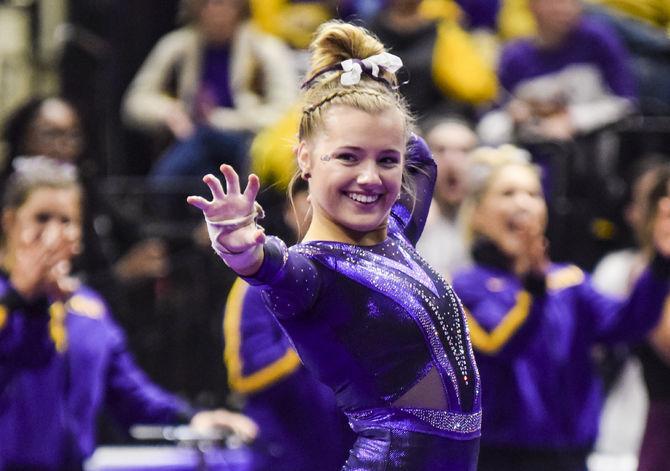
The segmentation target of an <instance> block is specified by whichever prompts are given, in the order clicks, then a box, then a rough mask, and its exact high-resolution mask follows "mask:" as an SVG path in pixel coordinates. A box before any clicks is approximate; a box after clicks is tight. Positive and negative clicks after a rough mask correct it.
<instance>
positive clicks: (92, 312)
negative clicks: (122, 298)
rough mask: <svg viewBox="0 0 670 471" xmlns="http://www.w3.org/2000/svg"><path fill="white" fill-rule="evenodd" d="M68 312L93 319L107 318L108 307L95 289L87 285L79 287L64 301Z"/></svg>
mask: <svg viewBox="0 0 670 471" xmlns="http://www.w3.org/2000/svg"><path fill="white" fill-rule="evenodd" d="M66 307H67V310H68V312H69V313H71V314H74V315H76V316H81V317H86V318H89V319H94V320H99V321H103V320H109V319H110V313H109V307H108V306H107V303H106V302H105V300H104V299H103V298H102V296H100V295H99V294H98V293H97V292H96V291H94V290H93V289H91V288H89V287H88V286H82V287H81V288H79V289H78V290H77V291H76V292H75V293H74V294H73V295H72V296H71V297H70V299H68V301H67V303H66Z"/></svg>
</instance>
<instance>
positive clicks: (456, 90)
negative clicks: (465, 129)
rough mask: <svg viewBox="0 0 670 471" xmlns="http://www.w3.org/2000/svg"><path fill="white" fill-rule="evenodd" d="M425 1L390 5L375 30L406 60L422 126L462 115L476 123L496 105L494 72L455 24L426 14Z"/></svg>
mask: <svg viewBox="0 0 670 471" xmlns="http://www.w3.org/2000/svg"><path fill="white" fill-rule="evenodd" d="M421 3H422V2H421V0H390V1H389V2H388V5H387V7H386V9H383V10H382V11H381V12H380V13H379V15H377V16H376V17H375V18H374V19H373V20H372V22H371V23H370V29H371V30H372V31H373V32H374V33H375V34H377V36H379V38H380V40H381V41H382V42H383V43H384V44H387V45H388V46H389V47H390V48H391V49H392V50H393V52H394V54H397V55H398V56H400V57H401V58H402V60H403V64H404V66H405V68H406V72H407V78H408V80H409V81H410V83H411V87H404V88H403V87H401V91H402V93H403V94H404V95H405V97H406V98H407V100H408V102H409V104H410V108H411V109H412V111H413V112H414V113H416V115H417V116H418V118H419V120H424V119H428V118H429V117H431V116H432V117H435V116H439V115H444V114H445V113H456V114H459V115H465V116H468V117H474V110H475V107H476V106H478V105H481V104H483V103H486V102H488V101H490V100H493V99H494V98H495V95H496V92H497V90H496V87H497V82H496V78H495V74H494V72H493V69H492V67H491V66H489V64H487V63H486V61H485V60H484V59H483V57H481V56H480V55H479V52H478V51H477V49H476V48H475V46H474V44H473V42H472V39H471V38H470V36H469V35H468V34H467V33H466V32H465V31H463V30H462V29H461V28H460V27H459V25H458V24H457V23H456V22H455V21H454V20H453V19H442V20H439V21H438V20H434V19H429V18H428V17H427V16H426V15H424V14H423V13H422V10H421V8H420V7H421Z"/></svg>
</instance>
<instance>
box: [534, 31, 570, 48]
mask: <svg viewBox="0 0 670 471" xmlns="http://www.w3.org/2000/svg"><path fill="white" fill-rule="evenodd" d="M566 37H567V34H564V33H552V32H551V31H547V30H542V29H541V28H539V29H538V33H537V37H536V38H535V42H536V43H537V45H538V46H539V47H540V48H542V49H555V48H557V47H559V46H560V45H561V44H563V41H565V38H566Z"/></svg>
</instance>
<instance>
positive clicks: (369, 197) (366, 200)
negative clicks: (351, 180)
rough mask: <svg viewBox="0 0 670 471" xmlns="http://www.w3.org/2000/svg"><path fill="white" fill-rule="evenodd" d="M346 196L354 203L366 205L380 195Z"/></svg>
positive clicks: (357, 194) (352, 194)
mask: <svg viewBox="0 0 670 471" xmlns="http://www.w3.org/2000/svg"><path fill="white" fill-rule="evenodd" d="M347 196H348V197H349V198H351V199H352V200H354V201H358V202H359V203H366V204H369V203H374V202H375V201H377V200H378V199H379V198H380V197H381V195H361V194H359V193H349V194H347Z"/></svg>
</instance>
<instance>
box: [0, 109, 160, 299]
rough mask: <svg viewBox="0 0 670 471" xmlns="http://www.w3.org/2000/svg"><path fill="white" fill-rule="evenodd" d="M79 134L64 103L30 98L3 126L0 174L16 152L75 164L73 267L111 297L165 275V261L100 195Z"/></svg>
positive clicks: (76, 120) (8, 168)
mask: <svg viewBox="0 0 670 471" xmlns="http://www.w3.org/2000/svg"><path fill="white" fill-rule="evenodd" d="M83 136H84V134H83V132H82V126H81V121H80V119H79V115H78V113H77V110H75V109H74V107H73V106H72V105H71V104H70V103H69V102H67V101H66V100H64V99H62V98H58V97H45V98H34V99H32V100H30V101H28V102H27V103H25V104H24V105H23V106H21V107H20V108H18V109H17V110H16V111H15V112H14V114H13V115H12V116H11V117H10V119H9V120H8V122H7V124H6V126H5V132H4V137H5V140H6V141H7V143H8V147H9V149H8V150H9V152H8V158H7V159H6V162H5V166H4V167H3V169H2V172H0V173H1V174H2V175H3V180H4V179H6V177H7V175H8V174H9V173H10V172H11V169H12V166H11V163H12V161H13V160H14V159H15V158H16V157H17V156H38V155H39V156H47V157H52V158H54V159H56V160H58V161H62V162H68V163H72V164H74V165H76V166H77V167H78V168H79V173H80V177H81V180H82V185H83V188H84V192H85V194H86V197H85V201H84V215H83V228H84V234H83V241H84V249H83V254H82V256H81V257H79V259H78V261H77V269H78V270H80V271H81V273H80V274H81V275H83V276H84V277H85V278H86V281H87V283H88V284H90V285H92V286H93V287H95V289H97V290H100V291H102V292H103V293H104V294H105V295H106V296H107V297H109V298H110V299H113V298H114V297H116V296H115V295H116V294H117V293H116V290H117V289H118V288H120V287H121V286H123V285H127V284H129V283H133V282H137V281H140V280H146V279H154V278H157V277H161V276H164V275H165V274H166V273H167V271H168V270H169V260H168V258H167V253H166V247H165V244H164V242H163V241H161V240H160V239H156V238H143V236H142V234H141V230H140V228H139V227H138V226H137V225H136V224H135V223H133V222H132V221H130V220H128V219H127V218H125V217H123V216H122V215H121V214H120V213H119V212H118V210H116V209H114V208H113V207H112V205H111V204H109V203H108V202H107V201H106V199H105V198H104V197H103V196H102V195H101V194H100V192H99V190H98V188H99V186H98V181H97V175H96V174H95V173H96V172H95V168H94V164H93V161H92V159H90V158H89V156H88V155H87V153H86V149H87V145H86V142H85V141H84V137H83Z"/></svg>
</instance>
